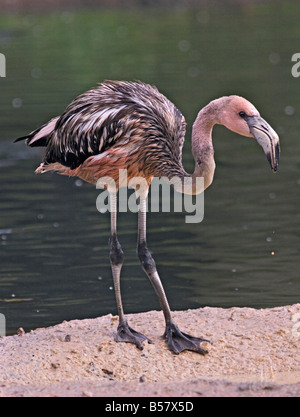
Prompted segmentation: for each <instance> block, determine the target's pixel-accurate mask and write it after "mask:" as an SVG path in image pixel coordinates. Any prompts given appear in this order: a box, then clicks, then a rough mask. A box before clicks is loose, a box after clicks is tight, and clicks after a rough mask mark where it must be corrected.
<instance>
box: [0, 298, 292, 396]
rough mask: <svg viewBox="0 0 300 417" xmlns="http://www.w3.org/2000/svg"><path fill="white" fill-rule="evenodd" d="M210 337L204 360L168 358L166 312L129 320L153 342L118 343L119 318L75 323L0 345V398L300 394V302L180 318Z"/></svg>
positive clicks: (205, 311) (210, 310)
mask: <svg viewBox="0 0 300 417" xmlns="http://www.w3.org/2000/svg"><path fill="white" fill-rule="evenodd" d="M174 318H175V321H176V323H177V324H178V326H179V327H180V328H181V330H183V331H185V332H187V333H191V334H193V335H195V336H202V337H204V338H206V339H210V340H211V341H212V342H213V344H212V345H211V344H208V343H203V344H202V346H203V347H204V348H206V349H207V350H208V351H209V354H208V355H206V356H201V355H199V354H197V353H194V352H188V351H185V352H183V353H181V354H180V355H174V354H173V353H172V352H170V351H169V350H168V349H167V347H166V345H165V342H164V339H163V338H162V336H161V335H162V334H163V332H164V320H163V315H162V313H161V312H158V311H150V312H147V313H141V314H132V315H128V320H129V322H130V325H131V327H133V328H134V329H135V330H137V331H140V332H142V333H144V334H145V335H147V336H148V337H149V338H150V339H151V340H152V341H153V344H148V343H145V344H144V350H143V351H140V350H138V349H137V348H136V347H135V346H134V345H131V344H128V343H115V342H114V333H115V331H116V328H117V324H118V318H117V317H115V316H112V315H107V316H103V317H99V318H96V319H87V320H73V321H70V322H63V323H61V324H58V325H56V326H53V327H49V328H41V329H37V330H34V331H31V332H30V333H27V334H24V333H23V332H21V331H20V334H19V335H16V336H8V337H5V338H2V339H0V396H3V397H5V396H6V397H7V396H10V397H19V396H44V397H45V396H59V397H60V396H79V397H81V396H102V397H119V396H125V397H141V396H143V397H153V396H155V397H164V396H166V397H196V396H235V397H238V396H246V397H247V396H262V397H265V396H273V397H274V396H275V397H276V396H278V397H279V396H300V324H299V323H300V304H296V305H293V306H285V307H277V308H272V309H262V310H256V309H251V308H230V309H221V308H210V307H205V308H202V309H197V310H188V311H177V312H174Z"/></svg>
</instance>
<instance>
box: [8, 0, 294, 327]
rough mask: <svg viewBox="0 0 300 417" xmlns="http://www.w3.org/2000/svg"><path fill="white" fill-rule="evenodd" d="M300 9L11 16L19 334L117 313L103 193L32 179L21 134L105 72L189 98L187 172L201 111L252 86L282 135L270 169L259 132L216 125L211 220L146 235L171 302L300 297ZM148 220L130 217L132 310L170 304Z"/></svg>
mask: <svg viewBox="0 0 300 417" xmlns="http://www.w3.org/2000/svg"><path fill="white" fill-rule="evenodd" d="M299 18H300V5H299V4H296V2H286V1H285V2H282V3H280V2H276V5H275V4H273V5H272V3H270V4H256V5H251V3H250V4H249V5H247V6H241V5H232V6H227V7H221V6H218V7H216V6H215V7H214V6H202V7H200V6H199V7H198V8H193V9H175V8H174V9H163V8H162V9H149V8H141V9H135V10H130V11H126V10H122V11H121V10H106V9H102V10H90V11H89V10H86V11H82V12H80V11H77V12H71V11H68V12H56V13H53V14H45V15H33V14H29V13H28V14H26V13H25V14H22V15H16V16H14V15H7V16H6V15H4V16H3V15H1V16H0V52H1V53H3V54H5V56H6V63H7V69H6V73H7V77H6V78H0V126H1V130H0V312H1V313H3V314H5V316H6V321H7V332H8V333H12V332H15V331H16V330H17V329H18V328H19V327H24V329H25V330H29V329H32V328H35V327H41V326H46V325H50V324H54V323H58V322H61V321H62V320H70V319H74V318H88V317H96V316H98V315H103V314H107V313H110V312H111V313H113V314H115V313H116V307H115V300H114V293H113V290H112V285H113V284H112V278H111V272H110V265H109V258H108V236H109V216H108V215H107V214H105V215H103V214H100V213H99V212H97V210H96V206H95V202H96V198H97V196H98V194H99V191H97V190H96V189H95V188H94V187H92V186H91V185H88V184H85V183H82V182H80V181H79V182H78V181H76V180H75V179H74V178H73V179H69V178H64V177H60V176H58V175H55V174H53V175H52V174H47V175H42V176H36V175H34V173H33V172H34V169H35V168H36V167H37V166H38V165H39V163H40V159H41V153H40V151H39V150H36V149H28V148H26V147H25V145H23V144H21V143H19V144H12V139H14V138H16V137H18V136H22V135H24V134H26V133H28V132H30V131H31V130H33V129H34V128H36V127H38V126H39V125H41V124H42V123H44V122H46V121H47V120H49V119H50V118H51V117H53V116H56V115H58V114H60V113H61V112H62V111H63V110H64V108H65V106H66V105H67V104H68V103H69V102H70V101H71V99H72V98H74V97H75V96H76V95H78V94H79V93H81V92H83V91H85V90H86V89H88V88H90V87H92V86H94V85H96V84H97V82H99V81H102V80H104V79H126V80H135V79H140V80H143V81H145V82H149V83H152V84H155V85H156V86H157V87H158V88H159V89H160V90H161V91H162V92H163V93H164V94H166V95H167V96H168V97H169V98H170V99H171V100H172V101H173V102H174V103H175V104H176V105H177V106H178V107H179V108H180V109H181V111H182V113H183V114H184V115H185V117H186V120H187V122H188V132H187V139H186V144H185V147H184V155H183V161H184V165H185V167H186V169H187V171H192V169H193V161H192V156H191V153H190V132H191V125H192V122H193V120H194V118H195V116H196V114H197V112H198V110H199V109H200V108H201V107H202V106H204V105H205V104H207V102H208V101H210V100H211V99H213V98H215V97H218V96H221V95H226V94H239V95H243V96H245V97H246V98H248V99H249V100H250V101H252V102H253V103H254V104H255V105H256V106H257V107H258V109H259V111H260V112H261V115H262V116H263V117H264V118H266V120H267V121H268V122H269V123H270V124H271V125H272V126H273V128H274V129H275V130H276V131H277V132H278V133H279V135H280V138H281V148H282V157H281V163H280V169H279V172H278V173H277V174H276V175H274V174H272V172H271V170H270V167H269V165H268V162H267V161H266V159H265V156H264V155H263V152H262V150H261V148H259V147H258V146H257V145H256V144H255V143H254V142H253V141H251V140H247V139H244V138H241V137H239V136H238V135H236V134H234V133H231V132H228V131H227V130H226V129H225V128H223V127H216V128H215V129H214V146H215V151H216V155H215V157H216V162H217V170H216V175H215V181H214V183H213V185H212V186H211V187H210V188H209V189H208V190H207V191H206V193H205V218H204V221H203V222H202V223H201V224H197V225H194V224H186V223H185V222H184V214H182V213H152V214H150V215H149V219H148V245H149V248H150V249H151V251H152V253H153V256H154V258H155V260H156V263H157V265H158V270H159V272H160V275H161V278H162V281H163V283H164V285H165V289H166V292H167V294H168V297H169V301H170V304H171V307H172V309H174V310H175V309H177V310H178V309H186V308H189V307H190V308H197V307H200V306H204V305H209V306H223V307H230V306H250V307H257V308H260V307H271V306H278V305H286V304H292V303H297V302H299V293H300V272H299V271H300V257H299V254H300V233H299V224H300V215H299V207H300V162H299V161H300V156H299V155H300V139H299V130H300V119H299V114H300V96H299V92H300V78H294V77H293V76H292V74H291V68H292V65H293V64H292V62H291V57H292V55H293V54H294V53H296V52H300V25H299ZM136 231H137V219H136V215H135V214H132V213H128V214H122V215H120V217H119V237H120V241H121V244H122V246H123V249H124V251H125V255H126V261H125V265H124V268H123V273H122V290H123V295H124V304H125V310H126V312H138V311H147V310H150V309H159V305H158V301H157V299H156V296H155V294H154V292H153V290H152V288H151V285H150V284H149V283H148V281H147V278H146V277H145V276H144V273H143V272H142V270H141V268H140V265H139V262H138V260H137V258H136V255H135V244H136ZM272 253H274V254H272Z"/></svg>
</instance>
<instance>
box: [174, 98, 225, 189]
mask: <svg viewBox="0 0 300 417" xmlns="http://www.w3.org/2000/svg"><path fill="white" fill-rule="evenodd" d="M216 101H217V100H214V101H213V102H211V103H209V104H208V105H207V106H206V107H204V108H203V109H202V110H200V112H199V113H198V116H197V118H196V120H195V122H194V124H193V130H192V153H193V157H194V160H195V169H194V172H193V174H192V175H189V174H186V173H185V175H184V176H183V177H182V178H180V179H179V180H178V184H174V188H175V190H176V191H179V192H182V193H184V194H200V193H201V192H203V191H204V190H205V189H206V188H207V187H209V186H210V184H211V183H212V181H213V177H214V172H215V167H216V165H215V160H214V148H213V144H212V129H213V126H214V125H215V124H216V123H218V118H217V117H216V116H217V114H216V113H217V110H216V107H217V106H216V103H215V102H216ZM201 178H203V180H201Z"/></svg>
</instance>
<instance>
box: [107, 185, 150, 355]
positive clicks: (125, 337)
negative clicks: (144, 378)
mask: <svg viewBox="0 0 300 417" xmlns="http://www.w3.org/2000/svg"><path fill="white" fill-rule="evenodd" d="M109 197H110V211H111V233H110V239H109V245H110V263H111V270H112V275H113V281H114V289H115V296H116V301H117V308H118V315H119V325H118V330H117V334H116V336H115V341H116V342H129V343H133V344H135V345H136V346H137V347H138V348H139V349H140V350H142V349H143V346H142V342H143V341H144V340H148V342H149V343H151V341H150V340H149V339H148V338H147V337H146V336H144V335H143V334H142V333H139V332H137V331H135V330H133V329H132V328H131V327H129V325H128V323H127V320H126V318H125V314H124V310H123V305H122V297H121V288H120V275H121V269H122V265H123V262H124V253H123V250H122V248H121V245H120V243H119V241H118V238H117V196H116V193H113V192H111V193H110V194H109Z"/></svg>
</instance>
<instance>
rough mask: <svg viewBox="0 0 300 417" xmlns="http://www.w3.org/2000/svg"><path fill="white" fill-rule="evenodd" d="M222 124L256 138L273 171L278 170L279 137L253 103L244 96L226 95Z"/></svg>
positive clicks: (221, 115) (221, 113)
mask: <svg viewBox="0 0 300 417" xmlns="http://www.w3.org/2000/svg"><path fill="white" fill-rule="evenodd" d="M220 124H222V125H224V126H226V127H227V128H228V129H230V130H232V131H233V132H236V133H238V134H240V135H242V136H246V137H253V138H255V139H256V141H257V142H258V144H259V145H260V146H261V147H262V148H263V150H264V153H265V154H266V157H267V159H268V161H269V163H270V165H271V168H272V170H273V172H276V171H277V169H278V165H279V156H280V144H279V137H278V135H277V133H276V132H275V130H274V129H273V128H272V127H271V126H270V125H269V124H268V123H267V122H266V121H265V120H264V119H263V118H262V117H261V116H260V114H259V112H258V110H257V109H256V108H255V107H254V106H253V104H251V103H250V102H249V101H248V100H246V99H245V98H243V97H239V96H228V97H226V99H225V102H224V106H222V110H221V112H220Z"/></svg>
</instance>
